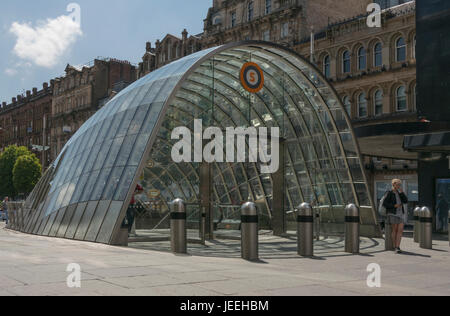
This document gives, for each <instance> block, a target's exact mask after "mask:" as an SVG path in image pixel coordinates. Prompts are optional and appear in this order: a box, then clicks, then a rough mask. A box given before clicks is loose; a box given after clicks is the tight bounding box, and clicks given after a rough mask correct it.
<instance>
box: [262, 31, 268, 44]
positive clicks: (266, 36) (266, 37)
mask: <svg viewBox="0 0 450 316" xmlns="http://www.w3.org/2000/svg"><path fill="white" fill-rule="evenodd" d="M262 37H263V41H266V42H269V41H270V30H267V31H264V33H263V36H262Z"/></svg>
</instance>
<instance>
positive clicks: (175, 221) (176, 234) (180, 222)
mask: <svg viewBox="0 0 450 316" xmlns="http://www.w3.org/2000/svg"><path fill="white" fill-rule="evenodd" d="M171 208H172V209H171V214H170V227H171V239H170V243H171V247H172V252H173V253H181V254H185V253H187V231H186V204H185V203H184V201H183V200H181V199H176V200H175V201H173V202H172V205H171Z"/></svg>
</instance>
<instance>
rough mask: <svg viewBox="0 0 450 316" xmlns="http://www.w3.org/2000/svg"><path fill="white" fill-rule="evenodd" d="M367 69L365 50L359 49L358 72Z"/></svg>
mask: <svg viewBox="0 0 450 316" xmlns="http://www.w3.org/2000/svg"><path fill="white" fill-rule="evenodd" d="M366 67H367V56H366V49H365V48H364V47H361V48H360V49H359V50H358V70H365V69H366Z"/></svg>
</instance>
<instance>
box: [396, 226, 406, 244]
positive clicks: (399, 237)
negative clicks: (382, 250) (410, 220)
mask: <svg viewBox="0 0 450 316" xmlns="http://www.w3.org/2000/svg"><path fill="white" fill-rule="evenodd" d="M404 229H405V225H404V224H400V225H398V230H397V239H396V241H395V242H396V247H395V248H400V245H401V244H402V237H403V231H404Z"/></svg>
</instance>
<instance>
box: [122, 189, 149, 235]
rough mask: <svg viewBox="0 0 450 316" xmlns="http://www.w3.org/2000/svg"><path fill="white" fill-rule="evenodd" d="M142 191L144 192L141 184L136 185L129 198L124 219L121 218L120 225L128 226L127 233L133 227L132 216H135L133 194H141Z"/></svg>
mask: <svg viewBox="0 0 450 316" xmlns="http://www.w3.org/2000/svg"><path fill="white" fill-rule="evenodd" d="M142 192H144V188H143V187H142V186H141V185H139V184H138V185H136V189H135V190H134V192H133V196H132V198H131V202H130V205H129V206H128V210H127V215H126V217H125V219H124V220H123V223H122V227H123V228H125V227H126V228H128V233H131V229H132V228H133V224H134V218H135V216H136V210H135V205H136V199H135V195H137V194H141V193H142Z"/></svg>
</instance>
